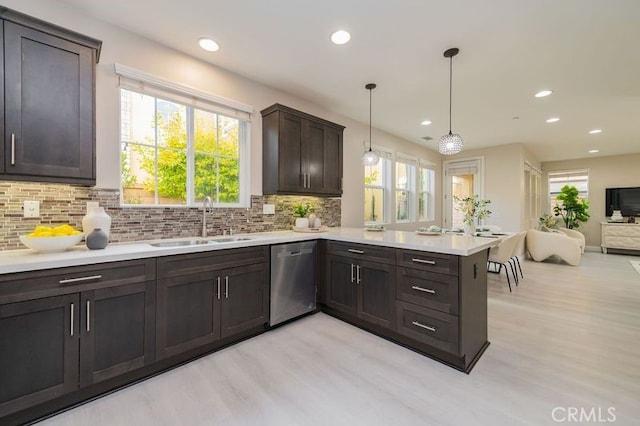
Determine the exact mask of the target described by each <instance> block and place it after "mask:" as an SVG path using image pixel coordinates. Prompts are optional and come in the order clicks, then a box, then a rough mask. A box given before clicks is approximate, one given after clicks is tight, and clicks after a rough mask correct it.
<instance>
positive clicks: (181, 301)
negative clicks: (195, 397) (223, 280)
mask: <svg viewBox="0 0 640 426" xmlns="http://www.w3.org/2000/svg"><path fill="white" fill-rule="evenodd" d="M217 277H218V275H217V274H215V273H214V272H204V273H195V274H189V275H183V276H179V277H174V278H167V279H162V280H158V285H157V292H158V295H157V298H156V300H157V303H156V305H157V309H156V357H157V358H158V359H161V358H165V357H168V356H172V355H176V354H179V353H182V352H185V351H188V350H190V349H194V348H197V347H200V346H203V345H206V344H208V343H212V342H214V341H216V340H218V339H219V338H220V320H219V318H220V299H219V298H220V292H221V288H220V287H221V286H220V284H219V283H220V282H219V281H218V280H217Z"/></svg>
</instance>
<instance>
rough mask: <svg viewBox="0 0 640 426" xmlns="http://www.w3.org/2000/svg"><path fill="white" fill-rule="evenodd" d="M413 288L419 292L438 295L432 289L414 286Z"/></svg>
mask: <svg viewBox="0 0 640 426" xmlns="http://www.w3.org/2000/svg"><path fill="white" fill-rule="evenodd" d="M411 288H412V289H414V290H418V291H424V292H425V293H431V294H436V291H435V290H431V289H430V288H424V287H418V286H417V285H412V286H411Z"/></svg>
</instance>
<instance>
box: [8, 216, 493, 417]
mask: <svg viewBox="0 0 640 426" xmlns="http://www.w3.org/2000/svg"><path fill="white" fill-rule="evenodd" d="M211 240H212V241H217V242H212V243H204V244H203V243H199V244H191V243H189V244H186V243H185V245H180V243H176V245H173V246H169V247H167V246H163V247H157V246H154V245H151V244H150V243H149V242H136V243H123V244H112V245H109V246H108V247H107V248H106V249H104V250H91V251H90V250H87V249H86V248H84V247H80V246H78V247H74V248H72V249H71V250H68V251H66V252H61V253H43V254H38V253H35V252H33V251H31V250H16V251H5V252H2V253H0V327H3V328H4V329H5V330H8V331H7V332H6V333H4V334H3V335H2V338H3V339H9V341H2V342H1V343H2V346H3V347H9V348H15V350H11V351H3V352H2V354H0V358H1V361H2V365H3V367H6V368H3V372H2V382H3V383H5V384H7V386H5V387H4V391H2V393H1V394H0V420H3V421H4V420H6V421H8V422H9V423H11V422H24V421H28V420H32V419H35V418H38V417H41V416H44V415H47V414H49V413H51V412H54V411H56V410H59V409H62V408H64V407H67V406H70V405H73V404H75V403H78V402H80V401H83V400H87V399H90V398H93V397H95V396H98V395H100V394H102V393H105V392H107V391H109V390H112V389H115V388H118V387H121V386H125V385H127V384H129V383H132V382H135V381H137V380H141V379H144V378H146V377H149V376H150V375H152V374H156V373H158V372H161V371H163V370H166V369H168V368H171V367H173V366H176V365H178V364H180V363H183V362H186V361H189V360H191V359H194V358H196V357H199V356H202V355H204V354H207V353H210V352H212V351H215V350H217V349H220V348H222V347H224V346H228V345H230V344H233V343H236V342H238V341H240V340H243V339H246V338H249V337H251V336H254V335H256V334H259V333H262V332H264V331H267V330H268V329H269V326H268V303H264V302H268V293H269V291H268V289H269V278H268V277H269V274H268V271H269V248H270V246H271V245H277V244H282V243H289V242H295V241H305V240H317V241H318V244H319V250H318V253H319V255H318V265H319V267H318V271H319V272H318V277H317V282H318V305H319V308H320V310H322V311H324V312H326V313H328V314H330V315H332V316H334V317H336V318H339V319H342V320H344V321H347V322H349V323H351V324H354V325H356V326H358V327H360V328H362V329H365V330H367V331H370V332H373V333H375V334H377V335H379V336H381V337H384V338H386V339H389V340H391V341H393V342H396V343H399V344H401V345H403V346H405V347H408V348H410V349H412V350H415V351H418V352H420V353H422V354H424V355H426V356H429V357H431V358H434V359H436V360H438V361H440V362H443V363H445V364H447V365H449V366H451V367H454V368H456V369H458V370H461V371H464V372H467V373H468V372H470V371H471V369H472V368H473V366H474V365H475V363H476V362H477V360H478V359H479V358H480V356H481V355H482V353H483V352H484V350H485V349H486V347H487V346H488V344H489V343H488V342H487V276H486V275H487V274H486V260H487V252H488V249H489V248H490V247H491V246H493V245H495V244H496V243H497V240H496V239H491V238H476V237H467V236H462V235H451V234H442V235H435V236H421V235H416V234H415V233H411V232H402V231H384V232H368V231H366V230H363V229H355V228H342V229H340V228H335V229H330V230H329V231H328V232H326V233H318V234H311V233H295V232H270V233H256V234H246V235H243V236H235V237H234V238H227V239H226V240H222V239H217V240H216V238H212V239H211ZM163 241H164V240H163ZM172 241H187V240H186V239H180V240H172ZM188 241H202V239H200V238H192V239H189V240H188ZM221 280H222V282H223V283H225V282H226V285H227V287H226V288H224V289H223V290H222V291H220V285H219V284H218V286H217V287H216V283H220V282H221ZM238 294H242V295H243V296H238ZM249 295H250V296H249ZM181 300H182V301H186V302H187V304H188V308H189V309H188V311H189V315H186V314H185V315H182V314H183V313H184V311H185V309H184V306H182V307H181V305H180V304H179V303H178V302H179V301H181ZM194 318H195V319H194ZM212 319H213V321H212ZM122 333H125V334H124V335H122ZM42 347H47V348H48V349H47V351H46V353H44V352H43V351H42V350H40V349H41V348H42ZM24 353H32V354H33V356H32V357H25V356H24ZM35 378H38V380H35Z"/></svg>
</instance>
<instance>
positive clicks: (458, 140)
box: [438, 47, 464, 155]
mask: <svg viewBox="0 0 640 426" xmlns="http://www.w3.org/2000/svg"><path fill="white" fill-rule="evenodd" d="M458 52H460V50H459V49H458V48H457V47H454V48H451V49H447V50H445V51H444V57H445V58H449V134H448V135H444V136H443V137H441V138H440V141H439V142H438V151H439V152H440V154H443V155H453V154H457V153H459V152H460V151H462V146H463V145H464V141H463V140H462V137H461V136H460V135H458V134H456V133H451V92H452V90H451V87H452V84H453V83H452V81H453V57H454V56H456V55H457V54H458Z"/></svg>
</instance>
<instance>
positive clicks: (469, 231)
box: [463, 222, 476, 235]
mask: <svg viewBox="0 0 640 426" xmlns="http://www.w3.org/2000/svg"><path fill="white" fill-rule="evenodd" d="M463 229H464V235H475V234H476V225H475V223H471V224H469V223H467V222H465V223H464V227H463Z"/></svg>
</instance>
